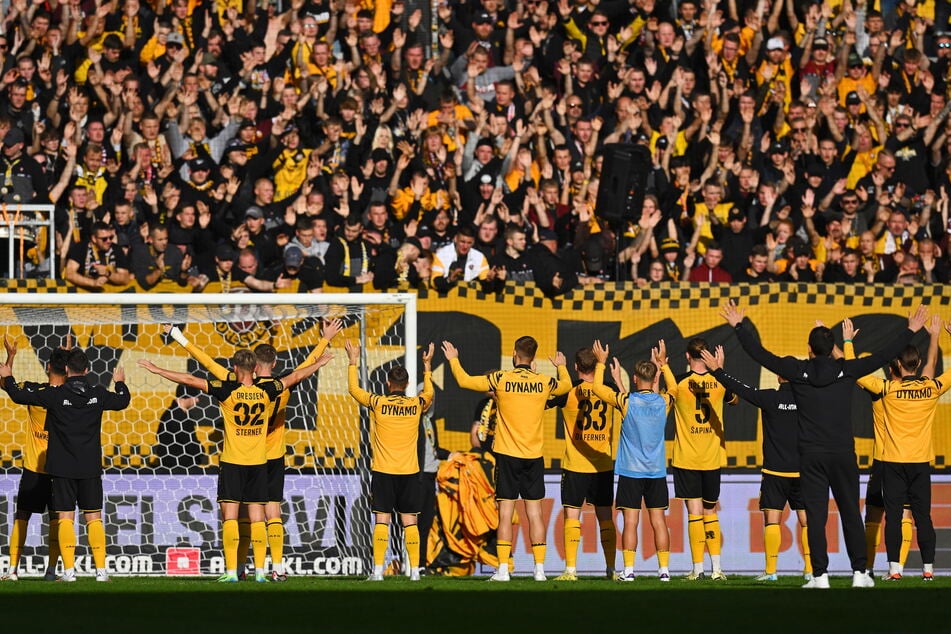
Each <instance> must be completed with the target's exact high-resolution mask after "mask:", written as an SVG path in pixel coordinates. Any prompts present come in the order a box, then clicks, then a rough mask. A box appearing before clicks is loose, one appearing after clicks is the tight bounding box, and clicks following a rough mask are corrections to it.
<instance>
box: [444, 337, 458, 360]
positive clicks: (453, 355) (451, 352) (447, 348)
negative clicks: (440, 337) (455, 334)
mask: <svg viewBox="0 0 951 634" xmlns="http://www.w3.org/2000/svg"><path fill="white" fill-rule="evenodd" d="M442 353H443V356H444V357H446V360H450V359H458V358H459V351H458V350H456V346H454V345H452V343H451V342H449V341H443V342H442Z"/></svg>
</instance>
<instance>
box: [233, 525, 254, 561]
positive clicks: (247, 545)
mask: <svg viewBox="0 0 951 634" xmlns="http://www.w3.org/2000/svg"><path fill="white" fill-rule="evenodd" d="M249 550H251V520H249V519H248V518H246V517H242V518H240V519H239V520H238V548H237V550H235V563H236V565H238V566H241V567H244V564H245V563H246V562H247V561H248V551H249Z"/></svg>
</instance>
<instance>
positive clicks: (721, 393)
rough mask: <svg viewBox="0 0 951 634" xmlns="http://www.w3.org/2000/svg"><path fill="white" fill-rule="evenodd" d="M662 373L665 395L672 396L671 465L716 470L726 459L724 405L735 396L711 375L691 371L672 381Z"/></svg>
mask: <svg viewBox="0 0 951 634" xmlns="http://www.w3.org/2000/svg"><path fill="white" fill-rule="evenodd" d="M663 370H664V377H665V379H666V380H667V383H668V393H670V394H671V396H673V397H674V420H675V422H676V432H675V436H674V450H673V462H672V464H673V465H674V466H675V467H679V468H681V469H696V470H703V471H708V470H713V469H719V468H720V467H721V466H723V464H724V462H725V460H726V434H725V433H724V428H723V405H724V402H726V401H732V400H733V399H735V398H736V397H735V396H734V395H733V394H731V393H729V392H728V391H727V389H726V388H725V387H724V386H723V384H721V383H720V382H719V381H717V379H716V378H715V377H714V376H713V375H712V374H709V373H706V372H704V373H698V372H693V371H690V372H687V373H686V374H684V375H681V376H679V377H676V378H674V376H673V374H672V373H671V371H670V369H669V367H667V366H664V368H663ZM671 383H672V384H673V388H671V387H670V385H671Z"/></svg>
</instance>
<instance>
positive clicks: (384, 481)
mask: <svg viewBox="0 0 951 634" xmlns="http://www.w3.org/2000/svg"><path fill="white" fill-rule="evenodd" d="M422 504H423V491H422V484H421V483H420V479H419V473H408V474H401V475H394V474H392V473H380V472H379V471H374V472H373V473H372V474H371V478H370V510H371V511H373V512H374V513H392V512H393V511H396V512H397V513H404V514H406V515H419V512H420V510H421V509H422Z"/></svg>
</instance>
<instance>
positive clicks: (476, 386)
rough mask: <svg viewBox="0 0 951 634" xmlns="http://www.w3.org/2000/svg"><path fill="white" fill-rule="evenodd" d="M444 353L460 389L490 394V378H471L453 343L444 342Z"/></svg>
mask: <svg viewBox="0 0 951 634" xmlns="http://www.w3.org/2000/svg"><path fill="white" fill-rule="evenodd" d="M442 352H443V354H444V355H445V357H446V360H447V361H449V368H450V369H451V370H452V376H453V378H455V379H456V383H458V384H459V387H461V388H462V389H464V390H473V391H475V392H488V391H489V389H491V388H490V385H489V377H487V376H470V375H469V374H468V373H467V372H466V371H465V370H464V369H463V368H462V364H461V363H460V362H459V351H458V350H456V346H454V345H452V343H451V342H449V341H443V342H442ZM569 388H570V384H569Z"/></svg>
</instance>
